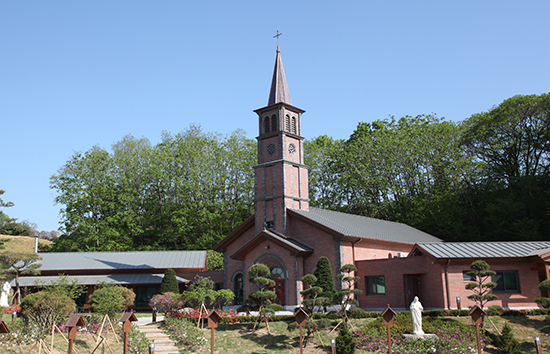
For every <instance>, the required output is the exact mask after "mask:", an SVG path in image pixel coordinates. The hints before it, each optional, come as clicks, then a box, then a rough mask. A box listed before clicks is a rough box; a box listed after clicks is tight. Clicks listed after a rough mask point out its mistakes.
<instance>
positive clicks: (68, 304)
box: [21, 289, 75, 338]
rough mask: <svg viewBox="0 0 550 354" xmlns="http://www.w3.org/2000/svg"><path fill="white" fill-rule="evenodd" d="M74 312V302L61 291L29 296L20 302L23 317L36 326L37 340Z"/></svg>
mask: <svg viewBox="0 0 550 354" xmlns="http://www.w3.org/2000/svg"><path fill="white" fill-rule="evenodd" d="M74 311H75V302H74V301H73V300H72V299H71V298H70V297H69V296H68V295H67V294H65V293H64V292H63V291H56V290H55V289H53V290H52V289H50V290H42V291H39V292H37V293H33V294H29V295H27V296H25V298H24V299H23V301H22V302H21V312H22V313H23V316H25V317H26V318H28V319H29V320H31V322H32V323H34V324H36V325H37V326H38V329H39V333H38V338H44V336H45V335H46V332H47V331H48V329H49V328H50V327H51V326H52V325H54V324H58V323H59V321H60V320H61V318H63V317H64V316H66V315H68V314H70V313H72V312H74Z"/></svg>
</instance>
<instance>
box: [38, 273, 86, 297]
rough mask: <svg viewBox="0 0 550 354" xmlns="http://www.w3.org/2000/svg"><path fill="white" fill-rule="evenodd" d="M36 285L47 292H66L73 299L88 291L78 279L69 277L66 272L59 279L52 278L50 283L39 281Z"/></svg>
mask: <svg viewBox="0 0 550 354" xmlns="http://www.w3.org/2000/svg"><path fill="white" fill-rule="evenodd" d="M36 285H37V287H38V288H39V289H42V290H43V291H45V292H46V293H50V294H52V295H54V294H64V295H67V297H68V298H69V299H71V300H73V301H76V300H77V299H78V298H79V297H80V296H81V295H82V294H84V293H85V292H86V287H85V286H84V285H82V284H80V282H79V281H78V279H69V276H68V275H66V274H60V275H59V277H58V279H57V280H51V281H50V282H49V283H45V282H39V283H38V284H36Z"/></svg>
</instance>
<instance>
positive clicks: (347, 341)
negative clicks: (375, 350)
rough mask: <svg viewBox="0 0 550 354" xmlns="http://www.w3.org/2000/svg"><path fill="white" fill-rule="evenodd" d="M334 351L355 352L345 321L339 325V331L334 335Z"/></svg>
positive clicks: (341, 352) (350, 353)
mask: <svg viewBox="0 0 550 354" xmlns="http://www.w3.org/2000/svg"><path fill="white" fill-rule="evenodd" d="M336 353H337V354H353V353H355V342H354V341H353V337H352V335H351V332H350V331H349V330H348V325H347V323H346V322H344V323H342V325H341V326H340V332H339V333H338V337H336Z"/></svg>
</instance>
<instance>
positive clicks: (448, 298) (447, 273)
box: [445, 258, 451, 310]
mask: <svg viewBox="0 0 550 354" xmlns="http://www.w3.org/2000/svg"><path fill="white" fill-rule="evenodd" d="M449 264H451V259H450V258H449V259H447V264H446V265H445V290H446V291H447V308H448V309H449V310H450V309H451V289H449V269H448V267H449Z"/></svg>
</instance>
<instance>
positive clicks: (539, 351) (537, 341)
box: [535, 337, 542, 354]
mask: <svg viewBox="0 0 550 354" xmlns="http://www.w3.org/2000/svg"><path fill="white" fill-rule="evenodd" d="M541 345H542V343H541V342H540V337H535V348H536V349H537V354H542V346H541Z"/></svg>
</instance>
